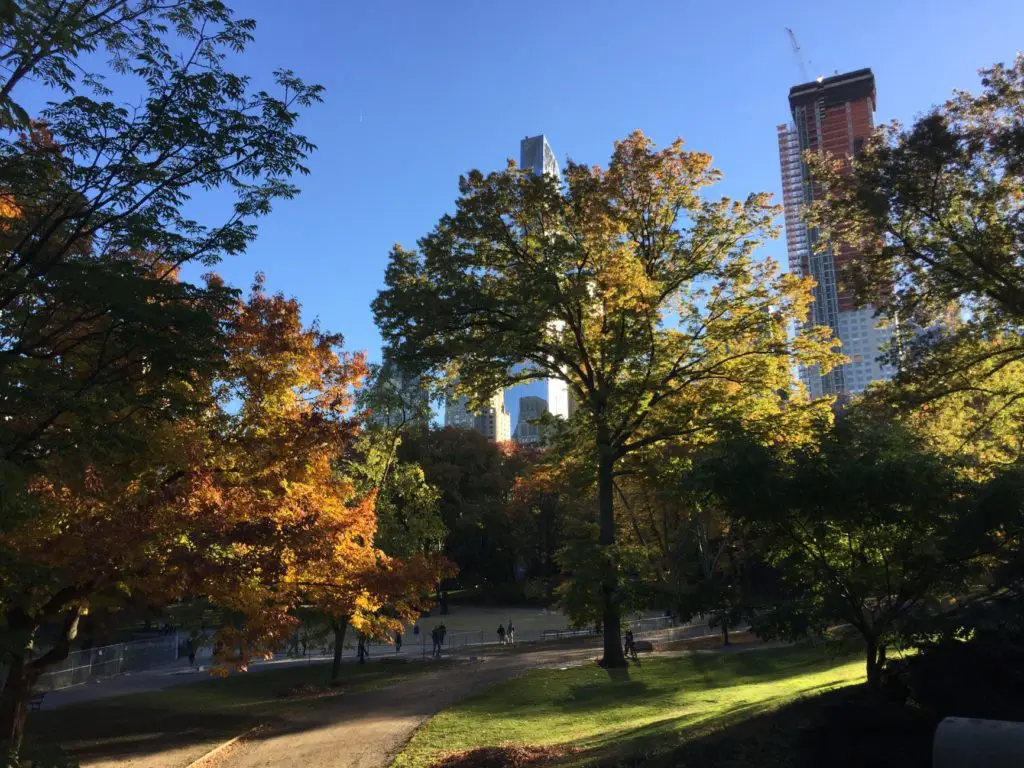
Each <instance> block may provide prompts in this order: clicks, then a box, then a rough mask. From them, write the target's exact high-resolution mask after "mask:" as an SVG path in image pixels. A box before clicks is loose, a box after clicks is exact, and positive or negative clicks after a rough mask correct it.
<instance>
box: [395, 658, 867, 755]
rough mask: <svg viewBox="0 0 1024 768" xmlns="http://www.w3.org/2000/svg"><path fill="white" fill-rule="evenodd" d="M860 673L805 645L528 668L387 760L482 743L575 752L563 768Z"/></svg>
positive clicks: (677, 735)
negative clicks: (617, 664)
mask: <svg viewBox="0 0 1024 768" xmlns="http://www.w3.org/2000/svg"><path fill="white" fill-rule="evenodd" d="M863 679H864V664H863V661H862V660H861V659H860V657H850V656H844V657H841V658H832V657H831V654H830V653H828V652H826V651H824V650H822V649H821V648H812V647H810V646H801V647H792V648H783V649H775V650H751V651H746V652H743V653H731V654H726V653H716V654H693V655H688V656H682V657H676V658H649V659H647V660H644V661H643V664H642V666H639V667H638V666H632V667H630V668H629V669H628V671H627V670H616V671H614V672H612V673H609V671H606V670H604V669H602V668H600V667H598V666H596V665H592V664H591V665H587V666H584V667H574V668H569V669H565V670H537V671H534V672H530V673H527V674H526V675H523V676H521V677H518V678H516V679H513V680H510V681H508V682H506V683H503V684H501V685H498V686H496V687H495V688H493V689H491V690H489V691H487V692H485V693H484V694H482V695H479V696H476V697H474V698H471V699H468V700H466V701H464V702H462V703H460V704H458V705H456V706H454V707H452V708H451V709H448V710H445V711H444V712H442V713H441V714H439V715H437V716H436V717H434V718H433V719H432V720H431V721H430V722H428V723H427V724H426V725H425V726H424V727H423V728H421V729H420V730H419V731H418V732H417V734H416V736H415V737H414V738H413V739H412V741H411V742H410V743H409V745H408V746H407V747H406V749H405V750H404V751H403V752H402V754H401V755H399V757H398V758H397V760H396V762H395V765H396V766H399V767H401V768H410V767H415V766H429V765H431V764H432V763H434V762H436V761H437V759H438V758H439V757H440V756H442V755H445V754H449V753H453V752H462V751H468V750H471V749H473V748H476V747H484V746H490V745H563V746H568V747H570V748H572V749H574V750H578V751H575V752H574V753H572V754H568V755H566V756H565V757H564V758H563V760H564V762H566V763H567V764H580V763H585V762H589V761H591V760H594V759H601V760H605V759H609V758H617V757H626V756H630V755H636V754H651V753H652V752H661V751H666V750H671V749H673V748H675V747H677V746H679V744H680V743H682V742H684V741H687V740H689V739H692V738H694V737H698V736H706V735H707V734H709V733H710V732H712V731H716V730H719V729H722V728H726V727H728V726H730V725H732V724H734V723H736V722H739V721H740V720H743V719H745V718H749V717H753V716H755V715H757V714H758V713H762V712H765V711H767V710H770V709H773V708H777V707H780V706H782V705H784V704H786V703H788V702H790V701H792V700H793V699H794V698H796V697H799V696H801V695H804V694H811V693H821V692H823V691H826V690H829V689H831V688H835V687H838V686H845V685H851V684H854V683H859V682H862V681H863ZM467 764H475V763H467ZM481 764H483V763H481Z"/></svg>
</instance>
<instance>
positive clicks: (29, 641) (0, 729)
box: [0, 606, 82, 764]
mask: <svg viewBox="0 0 1024 768" xmlns="http://www.w3.org/2000/svg"><path fill="white" fill-rule="evenodd" d="M58 615H59V616H60V618H61V620H62V623H63V626H62V628H61V632H60V634H59V635H58V636H57V638H56V642H55V644H54V646H53V647H52V648H51V649H50V650H48V651H47V652H46V653H44V654H43V655H42V656H39V657H38V658H33V655H34V654H35V640H36V632H38V631H39V626H40V623H41V620H40V619H39V618H38V617H34V616H31V615H29V614H27V613H24V612H21V611H18V612H16V613H8V614H7V623H8V628H9V629H13V630H14V631H15V633H17V634H19V635H20V636H21V638H22V641H21V650H20V652H18V653H17V654H16V655H14V658H13V659H12V660H11V668H10V672H9V673H8V675H7V681H6V683H5V684H4V688H3V691H0V745H3V746H5V747H6V748H7V751H8V754H7V762H8V764H15V763H16V760H17V756H18V752H20V751H21V742H22V740H23V739H24V738H25V721H26V720H27V719H28V706H29V699H30V698H31V696H32V688H33V686H34V685H35V684H36V681H38V680H39V677H40V675H42V673H43V670H44V669H46V668H47V667H48V666H50V665H52V664H56V663H57V662H58V661H64V659H66V658H67V657H68V653H70V651H71V643H72V642H73V641H74V639H75V638H76V637H77V636H78V622H79V619H81V617H82V608H81V606H72V607H71V608H68V609H66V610H65V611H64V612H63V614H62V615H60V614H58ZM12 634H14V633H12Z"/></svg>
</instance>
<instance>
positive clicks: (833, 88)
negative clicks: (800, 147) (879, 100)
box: [789, 68, 875, 110]
mask: <svg viewBox="0 0 1024 768" xmlns="http://www.w3.org/2000/svg"><path fill="white" fill-rule="evenodd" d="M864 98H869V99H871V109H872V110H874V108H875V75H874V73H873V72H872V71H871V70H870V69H869V68H865V69H858V70H855V71H853V72H847V73H845V74H842V75H833V76H832V77H826V78H823V79H822V80H821V81H820V82H819V81H817V80H812V81H811V82H809V83H802V84H801V85H794V86H793V87H792V88H790V89H789V107H790V109H794V108H796V107H798V106H803V105H806V104H812V103H814V102H815V101H817V100H818V99H824V100H825V106H827V107H828V106H832V105H834V104H841V103H842V102H844V101H856V100H857V99H864Z"/></svg>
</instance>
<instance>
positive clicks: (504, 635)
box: [498, 619, 516, 645]
mask: <svg viewBox="0 0 1024 768" xmlns="http://www.w3.org/2000/svg"><path fill="white" fill-rule="evenodd" d="M515 641H516V628H515V625H514V624H513V623H512V619H509V620H508V627H507V628H506V627H505V625H504V624H499V625H498V642H499V643H500V644H501V645H512V644H513V643H514V642H515Z"/></svg>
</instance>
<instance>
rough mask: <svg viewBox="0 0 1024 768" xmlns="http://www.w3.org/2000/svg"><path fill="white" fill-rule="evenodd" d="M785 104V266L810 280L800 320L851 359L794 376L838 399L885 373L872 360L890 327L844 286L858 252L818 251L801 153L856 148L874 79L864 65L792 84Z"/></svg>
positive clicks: (816, 392) (812, 191)
mask: <svg viewBox="0 0 1024 768" xmlns="http://www.w3.org/2000/svg"><path fill="white" fill-rule="evenodd" d="M789 108H790V112H791V114H792V117H793V122H792V123H791V124H788V125H780V126H779V127H778V134H779V161H780V164H781V166H782V199H783V204H784V207H785V219H786V245H787V250H788V252H789V269H790V271H791V272H795V273H797V274H800V275H806V276H809V277H812V278H814V280H815V282H816V283H817V285H816V287H815V288H814V303H813V304H812V305H811V309H810V312H809V314H808V317H807V320H806V322H807V323H808V324H810V325H826V326H828V327H830V328H831V329H832V332H833V335H834V336H835V337H837V338H838V339H839V340H840V341H841V342H842V352H843V354H844V355H846V356H847V357H848V358H849V359H850V360H849V362H848V363H846V364H845V365H841V366H837V367H836V368H834V369H832V370H831V371H830V372H829V373H827V374H825V375H822V374H821V373H820V372H819V371H818V370H817V366H813V367H806V368H801V369H800V372H799V373H800V379H801V380H802V381H803V383H804V385H805V386H806V387H807V390H808V392H809V393H810V395H811V397H821V396H823V395H839V396H842V395H845V394H849V393H856V392H859V391H861V390H862V389H864V387H865V386H867V385H868V384H869V383H870V382H872V381H874V380H876V379H883V378H889V377H890V376H891V375H892V370H891V368H889V367H888V366H887V365H885V364H884V363H880V362H879V359H878V358H879V357H880V355H882V351H883V348H884V346H885V345H886V344H887V343H888V341H889V339H890V336H891V330H890V329H889V328H888V327H883V326H882V325H881V321H880V318H876V317H875V310H874V308H873V307H870V306H867V307H860V308H858V307H857V306H855V304H854V301H853V296H852V294H851V293H850V291H849V290H848V289H847V288H845V287H844V280H843V271H844V268H845V267H846V265H847V264H849V263H850V262H852V261H854V260H856V259H858V258H860V253H859V252H858V251H857V250H856V249H854V248H851V247H850V246H847V245H843V246H841V247H840V248H838V249H822V248H820V246H819V243H818V239H819V238H818V232H817V230H816V229H813V228H809V227H808V226H807V225H806V224H805V223H804V221H803V213H804V210H805V207H806V206H807V205H808V204H809V203H810V202H812V201H813V200H814V199H815V198H816V197H817V196H818V195H820V194H821V190H820V188H818V187H817V186H816V185H814V184H812V183H811V181H810V178H809V176H808V172H807V166H806V164H805V163H804V161H803V153H804V152H806V151H808V150H810V151H813V152H823V153H828V154H831V155H834V156H837V157H849V156H853V155H855V154H856V153H857V152H859V151H860V148H861V146H862V145H863V144H864V142H865V141H866V140H867V139H868V137H869V136H870V135H871V132H872V130H873V128H874V120H873V113H874V111H875V76H874V75H873V74H872V72H871V70H870V69H858V70H857V71H855V72H848V73H846V74H844V75H836V76H834V77H826V78H822V79H819V80H816V81H814V82H810V83H804V84H803V85H797V86H794V87H793V88H790V90H789Z"/></svg>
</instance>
